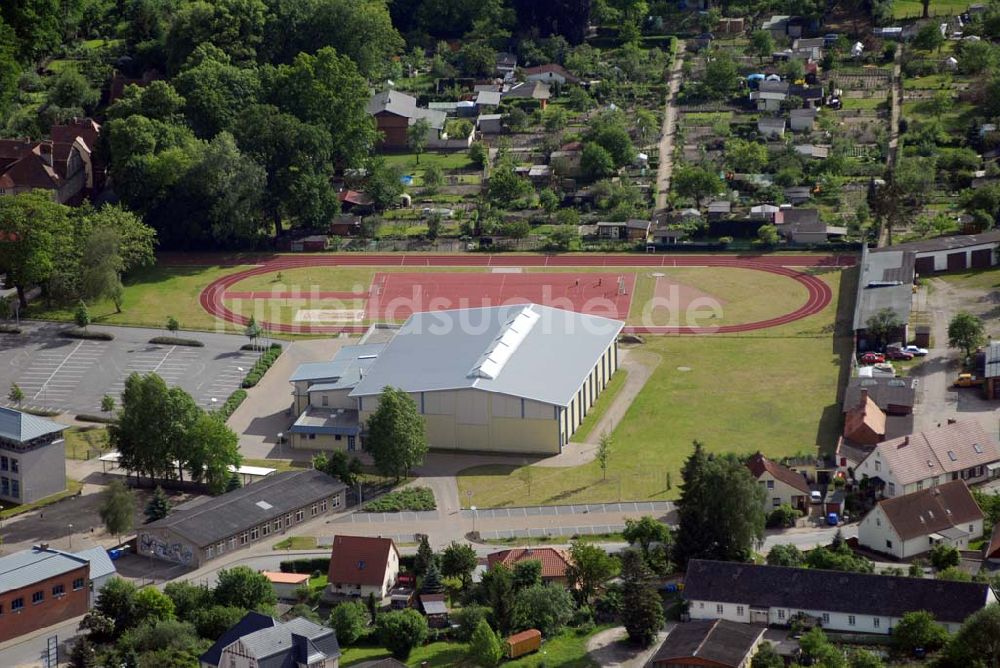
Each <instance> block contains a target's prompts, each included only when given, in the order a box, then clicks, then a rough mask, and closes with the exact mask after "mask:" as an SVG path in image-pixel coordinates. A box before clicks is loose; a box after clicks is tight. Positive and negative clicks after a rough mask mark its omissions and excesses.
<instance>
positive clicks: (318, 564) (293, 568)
mask: <svg viewBox="0 0 1000 668" xmlns="http://www.w3.org/2000/svg"><path fill="white" fill-rule="evenodd" d="M279 567H280V569H281V572H282V573H312V572H314V571H322V572H323V573H326V572H327V571H329V570H330V557H313V558H312V559H293V560H291V561H282V562H281V565H280V566H279Z"/></svg>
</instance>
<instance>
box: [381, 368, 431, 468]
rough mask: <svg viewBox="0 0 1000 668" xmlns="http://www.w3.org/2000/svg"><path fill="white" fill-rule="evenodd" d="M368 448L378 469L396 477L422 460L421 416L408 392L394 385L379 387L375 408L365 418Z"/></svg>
mask: <svg viewBox="0 0 1000 668" xmlns="http://www.w3.org/2000/svg"><path fill="white" fill-rule="evenodd" d="M367 450H368V452H369V454H371V456H372V459H373V460H374V463H375V468H376V469H377V470H378V472H379V473H381V474H382V475H384V476H392V477H394V478H396V479H397V480H399V479H400V478H402V477H404V476H406V475H407V474H408V473H409V472H410V471H411V470H412V469H413V468H414V467H416V466H419V465H420V464H422V463H423V461H424V455H425V454H426V453H427V436H426V433H425V429H424V420H423V418H422V417H421V415H420V413H419V412H418V411H417V405H416V404H415V403H414V402H413V399H412V398H411V397H410V395H409V394H407V393H406V392H403V391H402V390H400V389H396V388H393V387H386V388H385V389H384V390H382V394H381V395H380V396H379V404H378V408H376V409H375V412H374V413H372V415H371V417H369V418H368V439H367Z"/></svg>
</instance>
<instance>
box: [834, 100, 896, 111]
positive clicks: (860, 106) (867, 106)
mask: <svg viewBox="0 0 1000 668" xmlns="http://www.w3.org/2000/svg"><path fill="white" fill-rule="evenodd" d="M840 101H841V102H843V103H844V109H846V110H862V111H872V110H875V109H884V108H885V107H886V104H887V102H888V101H887V100H886V98H884V97H862V98H857V97H844V98H841V100H840Z"/></svg>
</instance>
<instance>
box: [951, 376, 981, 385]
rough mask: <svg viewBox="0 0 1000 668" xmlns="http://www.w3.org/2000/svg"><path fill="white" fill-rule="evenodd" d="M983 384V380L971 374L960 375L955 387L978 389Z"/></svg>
mask: <svg viewBox="0 0 1000 668" xmlns="http://www.w3.org/2000/svg"><path fill="white" fill-rule="evenodd" d="M982 384H983V379H982V378H977V377H976V376H973V375H972V374H971V373H960V374H958V378H956V379H955V387H978V386H979V385H982Z"/></svg>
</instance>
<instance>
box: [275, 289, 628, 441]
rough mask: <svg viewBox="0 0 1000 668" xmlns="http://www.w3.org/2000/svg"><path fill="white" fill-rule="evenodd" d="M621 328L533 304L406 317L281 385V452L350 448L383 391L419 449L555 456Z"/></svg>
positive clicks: (614, 350) (609, 370)
mask: <svg viewBox="0 0 1000 668" xmlns="http://www.w3.org/2000/svg"><path fill="white" fill-rule="evenodd" d="M622 327H623V323H622V322H620V321H617V320H610V319H607V318H601V317H598V316H592V315H585V314H582V313H576V312H574V311H564V310H561V309H555V308H551V307H548V306H541V305H538V304H517V305H508V306H496V307H488V308H473V309H456V310H449V311H431V312H424V313H415V314H413V315H412V316H410V318H409V319H408V320H407V321H406V323H405V324H404V325H403V326H402V327H401V328H400V329H399V330H397V331H395V333H394V334H392V335H391V336H386V335H385V332H386V331H387V330H379V331H380V333H381V336H382V338H383V339H388V340H384V341H380V342H377V343H373V342H371V339H369V337H367V336H366V337H364V338H363V339H362V340H361V343H360V344H359V345H356V346H346V347H344V348H342V349H341V350H340V352H339V353H338V354H337V355H336V356H335V357H334V359H333V360H331V361H330V362H324V363H318V364H315V363H314V364H303V365H302V366H300V367H299V368H298V369H297V370H296V372H295V373H294V374H293V376H292V377H291V383H292V385H293V409H294V410H295V411H296V412H297V414H298V415H299V417H298V419H297V420H296V421H295V423H294V424H293V425H292V427H291V428H290V430H289V434H290V442H291V445H292V447H293V448H308V449H321V450H333V449H342V450H347V451H352V450H355V449H358V448H359V447H360V445H361V444H360V439H361V438H362V436H363V434H362V432H363V428H364V425H365V423H366V422H367V420H368V418H369V417H370V416H371V415H372V413H374V412H375V410H376V409H377V408H378V399H379V395H380V394H381V393H382V390H383V389H384V388H385V387H387V386H391V387H395V388H399V389H401V390H403V391H405V392H407V393H408V394H409V395H410V397H411V398H412V399H413V401H414V403H415V404H416V405H417V408H418V410H419V411H420V414H421V415H423V416H424V419H425V424H426V428H427V440H428V443H429V444H430V447H432V448H435V449H442V450H472V451H481V452H518V453H526V454H534V455H552V454H558V453H559V452H561V450H562V447H563V446H564V445H565V444H566V443H568V442H569V439H570V437H571V436H572V435H573V433H574V432H575V431H576V429H577V428H578V427H579V426H580V423H581V422H582V421H583V418H584V417H585V416H586V415H587V412H588V411H589V410H590V407H591V406H593V404H594V402H595V401H596V400H597V397H598V396H599V395H600V393H601V391H602V390H603V389H604V388H605V387H606V386H607V384H608V381H609V380H610V379H611V376H612V375H613V374H614V372H615V370H616V369H617V368H618V346H617V340H618V334H619V333H620V332H621V330H622Z"/></svg>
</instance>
